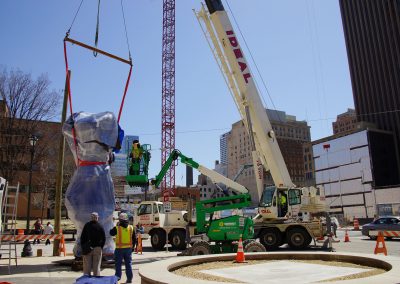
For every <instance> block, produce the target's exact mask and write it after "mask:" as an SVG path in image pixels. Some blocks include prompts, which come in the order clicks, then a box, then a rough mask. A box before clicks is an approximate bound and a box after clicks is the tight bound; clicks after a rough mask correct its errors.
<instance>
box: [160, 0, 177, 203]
mask: <svg viewBox="0 0 400 284" xmlns="http://www.w3.org/2000/svg"><path fill="white" fill-rule="evenodd" d="M161 132H162V133H161V166H163V165H164V164H165V162H166V161H167V159H168V156H169V154H170V153H171V152H172V151H173V150H174V149H175V0H163V37H162V117H161ZM174 189H175V165H172V166H171V167H170V168H169V170H168V172H167V173H166V175H165V178H164V180H163V181H162V183H161V192H162V195H163V197H164V201H168V200H169V194H170V191H173V190H174Z"/></svg>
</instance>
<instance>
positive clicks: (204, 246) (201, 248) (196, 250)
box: [190, 241, 211, 255]
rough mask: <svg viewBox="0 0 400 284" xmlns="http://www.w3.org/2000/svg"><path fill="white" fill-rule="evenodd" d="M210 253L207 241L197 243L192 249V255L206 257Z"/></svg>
mask: <svg viewBox="0 0 400 284" xmlns="http://www.w3.org/2000/svg"><path fill="white" fill-rule="evenodd" d="M210 253H211V249H210V244H209V243H207V242H205V241H199V242H195V243H194V244H193V246H192V247H191V248H190V255H205V254H210Z"/></svg>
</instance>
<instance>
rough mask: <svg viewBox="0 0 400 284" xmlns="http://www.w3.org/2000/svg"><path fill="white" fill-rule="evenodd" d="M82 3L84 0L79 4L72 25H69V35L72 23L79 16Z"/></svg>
mask: <svg viewBox="0 0 400 284" xmlns="http://www.w3.org/2000/svg"><path fill="white" fill-rule="evenodd" d="M82 3H83V0H82V1H81V3H80V4H79V7H78V10H77V11H76V13H75V16H74V19H73V20H72V23H71V25H70V26H69V29H68V31H67V36H68V35H69V33H70V31H71V28H72V25H73V24H74V23H75V19H76V16H78V13H79V10H80V9H81V6H82Z"/></svg>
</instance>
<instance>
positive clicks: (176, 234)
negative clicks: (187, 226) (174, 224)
mask: <svg viewBox="0 0 400 284" xmlns="http://www.w3.org/2000/svg"><path fill="white" fill-rule="evenodd" d="M185 239H186V233H185V232H183V231H181V230H174V231H172V233H171V237H170V240H169V242H170V244H171V245H172V248H173V249H178V250H183V249H185V248H186V242H185Z"/></svg>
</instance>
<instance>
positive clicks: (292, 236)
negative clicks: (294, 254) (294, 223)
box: [287, 228, 311, 250]
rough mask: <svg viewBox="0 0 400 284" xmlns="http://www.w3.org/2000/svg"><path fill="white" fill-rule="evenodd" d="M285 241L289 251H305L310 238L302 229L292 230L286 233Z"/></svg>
mask: <svg viewBox="0 0 400 284" xmlns="http://www.w3.org/2000/svg"><path fill="white" fill-rule="evenodd" d="M287 241H288V244H289V246H290V248H291V249H295V250H300V249H305V248H306V247H308V245H309V244H310V243H311V236H310V235H309V234H308V232H307V231H306V230H305V229H303V228H292V229H289V230H288V232H287Z"/></svg>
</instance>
